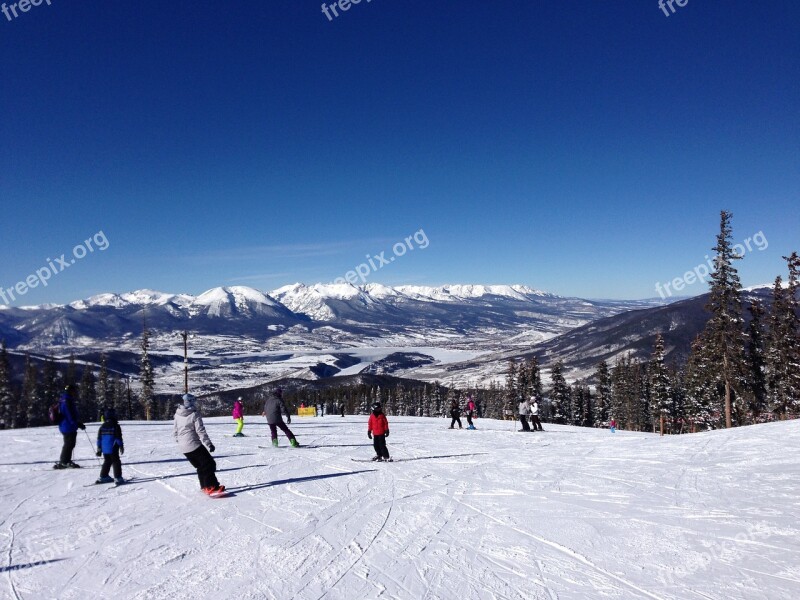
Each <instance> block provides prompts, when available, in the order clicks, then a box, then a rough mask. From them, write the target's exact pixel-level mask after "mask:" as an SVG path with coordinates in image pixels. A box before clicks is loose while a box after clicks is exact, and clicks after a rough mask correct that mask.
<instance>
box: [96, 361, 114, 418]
mask: <svg viewBox="0 0 800 600" xmlns="http://www.w3.org/2000/svg"><path fill="white" fill-rule="evenodd" d="M96 393H97V405H98V406H99V407H101V408H103V407H105V406H111V405H112V404H113V387H112V385H111V380H110V379H109V377H108V366H107V365H106V355H105V354H101V355H100V374H99V375H98V377H97V389H96Z"/></svg>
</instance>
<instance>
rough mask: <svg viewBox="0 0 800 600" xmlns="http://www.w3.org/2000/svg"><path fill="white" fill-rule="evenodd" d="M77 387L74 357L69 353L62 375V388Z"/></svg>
mask: <svg viewBox="0 0 800 600" xmlns="http://www.w3.org/2000/svg"><path fill="white" fill-rule="evenodd" d="M70 385H75V386H77V385H78V368H77V367H76V366H75V355H74V354H72V353H70V355H69V362H68V363H67V371H66V373H64V387H65V388H66V387H67V386H70Z"/></svg>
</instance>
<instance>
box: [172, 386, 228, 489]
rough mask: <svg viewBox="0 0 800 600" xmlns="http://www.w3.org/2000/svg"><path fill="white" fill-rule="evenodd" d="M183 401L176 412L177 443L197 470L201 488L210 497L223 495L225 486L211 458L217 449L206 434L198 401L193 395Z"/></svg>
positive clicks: (175, 434) (175, 431) (174, 433)
mask: <svg viewBox="0 0 800 600" xmlns="http://www.w3.org/2000/svg"><path fill="white" fill-rule="evenodd" d="M182 400H183V404H182V405H179V406H178V409H177V410H176V411H175V426H174V429H173V436H174V437H175V441H176V442H177V443H178V447H179V448H180V451H181V452H183V454H184V455H185V456H186V458H187V459H188V460H189V462H190V463H191V464H192V466H193V467H194V468H195V469H197V478H198V479H199V480H200V488H201V489H202V490H203V491H204V492H205V493H206V494H208V495H217V494H221V493H223V492H224V491H225V486H224V485H220V484H219V481H217V474H216V471H217V463H216V462H214V459H213V458H211V453H212V452H214V450H215V448H214V444H212V443H211V440H210V439H209V437H208V434H207V433H206V428H205V425H203V417H202V416H200V413H199V412H198V411H197V406H196V402H197V399H196V398H195V397H194V396H193V395H192V394H184V395H183V398H182Z"/></svg>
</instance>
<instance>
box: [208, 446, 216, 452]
mask: <svg viewBox="0 0 800 600" xmlns="http://www.w3.org/2000/svg"><path fill="white" fill-rule="evenodd" d="M214 450H216V448H214V444H209V446H208V451H209V452H214Z"/></svg>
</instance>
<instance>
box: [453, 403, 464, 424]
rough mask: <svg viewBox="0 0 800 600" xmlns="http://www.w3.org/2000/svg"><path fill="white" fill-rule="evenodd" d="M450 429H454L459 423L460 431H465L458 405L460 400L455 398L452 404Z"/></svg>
mask: <svg viewBox="0 0 800 600" xmlns="http://www.w3.org/2000/svg"><path fill="white" fill-rule="evenodd" d="M450 419H451V420H450V429H453V426H454V425H455V424H456V423H458V428H459V429H464V428H463V427H462V426H461V407H460V406H459V405H458V400H456V399H455V398H453V401H452V402H451V403H450Z"/></svg>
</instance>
